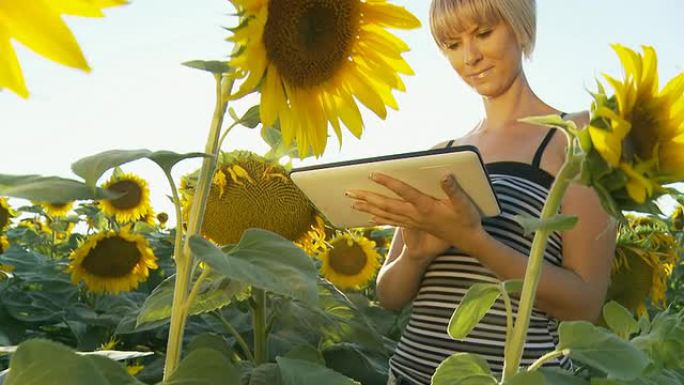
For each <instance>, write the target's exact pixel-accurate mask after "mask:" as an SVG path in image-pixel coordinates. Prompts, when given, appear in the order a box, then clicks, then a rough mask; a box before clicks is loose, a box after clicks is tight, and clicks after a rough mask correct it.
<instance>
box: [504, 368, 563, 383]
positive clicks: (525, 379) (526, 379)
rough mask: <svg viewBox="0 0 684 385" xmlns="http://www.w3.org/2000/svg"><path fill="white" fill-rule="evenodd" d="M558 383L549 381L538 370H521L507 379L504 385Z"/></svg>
mask: <svg viewBox="0 0 684 385" xmlns="http://www.w3.org/2000/svg"><path fill="white" fill-rule="evenodd" d="M546 384H550V385H557V384H556V383H555V382H547V381H546V379H545V378H544V375H543V374H541V373H539V372H537V371H532V372H520V373H516V374H515V375H514V376H513V377H511V378H510V379H508V380H506V382H504V383H503V385H546Z"/></svg>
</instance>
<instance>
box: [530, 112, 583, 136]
mask: <svg viewBox="0 0 684 385" xmlns="http://www.w3.org/2000/svg"><path fill="white" fill-rule="evenodd" d="M518 120H519V121H520V122H525V123H530V124H536V125H538V126H544V127H557V128H560V129H561V130H563V131H565V132H569V133H574V132H576V131H577V125H576V124H575V122H573V121H572V120H565V119H563V118H561V117H560V115H555V114H554V115H541V116H530V117H526V118H523V119H518Z"/></svg>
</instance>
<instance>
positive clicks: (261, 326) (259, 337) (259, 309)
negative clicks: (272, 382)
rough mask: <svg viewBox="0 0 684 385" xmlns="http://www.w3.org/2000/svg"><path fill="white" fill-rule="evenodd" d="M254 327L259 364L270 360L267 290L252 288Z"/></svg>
mask: <svg viewBox="0 0 684 385" xmlns="http://www.w3.org/2000/svg"><path fill="white" fill-rule="evenodd" d="M252 298H253V300H254V303H253V305H252V329H253V331H254V364H255V365H256V366H259V365H261V364H263V363H265V362H266V361H267V360H268V349H267V345H266V340H267V334H266V291H264V290H262V289H255V288H252Z"/></svg>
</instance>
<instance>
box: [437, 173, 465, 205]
mask: <svg viewBox="0 0 684 385" xmlns="http://www.w3.org/2000/svg"><path fill="white" fill-rule="evenodd" d="M442 190H444V192H445V193H446V194H447V196H448V197H449V200H451V202H452V203H454V204H459V205H460V204H463V200H464V199H470V198H469V197H468V195H466V193H465V191H463V188H461V185H459V184H458V182H457V181H456V178H454V176H453V175H452V174H448V175H445V176H444V177H443V178H442Z"/></svg>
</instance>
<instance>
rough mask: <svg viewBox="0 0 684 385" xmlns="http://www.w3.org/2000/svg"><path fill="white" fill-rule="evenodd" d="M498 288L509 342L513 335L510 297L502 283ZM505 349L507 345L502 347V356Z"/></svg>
mask: <svg viewBox="0 0 684 385" xmlns="http://www.w3.org/2000/svg"><path fill="white" fill-rule="evenodd" d="M499 287H500V290H501V296H502V297H503V301H504V306H505V307H506V341H510V340H511V336H512V335H513V306H512V305H511V296H510V295H508V291H506V286H504V283H503V282H501V284H500V285H499ZM506 349H508V345H506V346H504V356H505V355H506Z"/></svg>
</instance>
